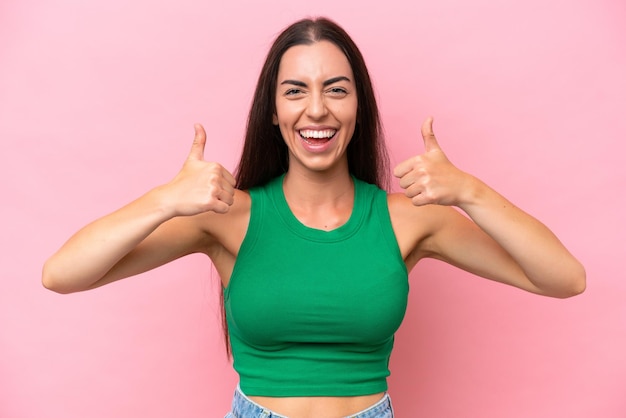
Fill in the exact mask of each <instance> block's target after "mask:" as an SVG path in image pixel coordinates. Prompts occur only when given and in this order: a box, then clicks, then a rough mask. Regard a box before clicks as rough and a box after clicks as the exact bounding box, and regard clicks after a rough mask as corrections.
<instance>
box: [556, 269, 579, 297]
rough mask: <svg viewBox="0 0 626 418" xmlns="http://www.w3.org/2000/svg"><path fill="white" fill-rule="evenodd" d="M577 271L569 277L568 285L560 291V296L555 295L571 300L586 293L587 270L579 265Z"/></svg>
mask: <svg viewBox="0 0 626 418" xmlns="http://www.w3.org/2000/svg"><path fill="white" fill-rule="evenodd" d="M577 270H578V271H576V272H575V273H572V274H571V275H570V276H569V279H568V280H567V281H566V285H565V286H563V287H562V288H561V289H560V292H559V294H558V295H555V296H556V297H558V298H561V299H566V298H571V297H573V296H577V295H580V294H581V293H583V292H584V291H585V289H586V288H587V274H586V272H585V268H584V267H583V266H582V265H579V266H578V268H577Z"/></svg>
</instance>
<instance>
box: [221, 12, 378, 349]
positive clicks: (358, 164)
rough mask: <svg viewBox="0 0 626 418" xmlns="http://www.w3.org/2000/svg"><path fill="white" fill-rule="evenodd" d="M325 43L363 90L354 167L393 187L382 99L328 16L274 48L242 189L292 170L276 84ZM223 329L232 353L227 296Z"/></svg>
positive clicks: (255, 110)
mask: <svg viewBox="0 0 626 418" xmlns="http://www.w3.org/2000/svg"><path fill="white" fill-rule="evenodd" d="M319 41H329V42H332V43H333V44H335V45H336V46H337V47H338V48H339V49H340V50H341V51H343V53H344V54H345V56H346V57H347V58H348V62H349V63H350V66H351V67H352V73H353V75H354V83H355V86H356V91H357V121H356V127H355V130H354V134H353V136H352V139H351V140H350V144H349V145H348V149H347V151H346V153H347V157H348V169H349V171H350V173H351V174H352V175H353V176H355V177H356V178H357V179H360V180H362V181H365V182H367V183H371V184H376V185H377V186H378V187H380V188H382V189H386V190H388V189H389V157H388V155H387V149H386V147H385V144H384V137H383V129H382V124H381V121H380V115H379V112H378V106H377V104H376V97H375V94H374V89H373V87H372V82H371V80H370V76H369V72H368V71H367V67H366V65H365V60H364V59H363V55H361V52H360V51H359V49H358V48H357V46H356V44H355V43H354V41H353V40H352V39H351V38H350V36H349V35H348V34H347V33H346V31H345V30H343V29H342V28H341V27H340V26H339V25H337V24H336V23H335V22H333V21H331V20H329V19H327V18H322V17H320V18H316V19H302V20H300V21H297V22H295V23H293V24H292V25H290V26H288V27H287V28H286V29H285V30H284V31H283V32H281V33H280V35H278V37H277V38H276V40H275V41H274V43H273V44H272V46H271V48H270V50H269V52H268V54H267V57H266V59H265V63H264V64H263V68H262V69H261V74H260V75H259V80H258V82H257V85H256V90H255V92H254V97H253V100H252V106H251V108H250V113H249V114H248V123H247V126H246V136H245V141H244V145H243V151H242V153H241V159H240V160H239V164H238V165H237V169H236V171H235V178H236V179H237V186H236V187H237V188H238V189H240V190H246V189H250V188H252V187H256V186H261V185H263V184H265V183H267V182H268V181H270V180H271V179H273V178H274V177H277V176H278V175H280V174H282V173H285V172H286V171H287V168H288V167H289V161H288V159H289V157H288V152H287V145H286V144H285V142H284V141H283V138H282V136H281V134H280V130H279V128H278V127H277V126H275V125H274V124H273V123H272V117H273V115H274V114H275V112H276V83H277V82H278V81H277V80H278V68H279V65H280V60H281V58H282V56H283V54H284V53H285V52H286V51H287V50H288V49H289V48H291V47H293V46H296V45H311V44H312V43H315V42H319ZM221 303H222V325H223V328H224V337H225V341H226V351H227V353H228V354H229V355H230V341H229V337H228V323H227V321H226V312H225V309H224V293H223V292H222V293H221Z"/></svg>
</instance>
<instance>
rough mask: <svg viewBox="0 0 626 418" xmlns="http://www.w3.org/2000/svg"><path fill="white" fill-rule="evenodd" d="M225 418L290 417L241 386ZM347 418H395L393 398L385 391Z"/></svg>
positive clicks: (236, 391)
mask: <svg viewBox="0 0 626 418" xmlns="http://www.w3.org/2000/svg"><path fill="white" fill-rule="evenodd" d="M224 418H289V417H286V416H284V415H280V414H277V413H276V412H273V411H270V410H269V409H267V408H263V407H262V406H261V405H258V404H256V403H254V402H253V401H252V400H250V399H248V397H246V395H244V394H243V392H242V391H241V389H240V388H239V386H237V390H235V395H234V396H233V404H232V407H231V411H230V412H229V413H228V414H226V416H225V417H224ZM347 418H393V408H392V407H391V398H390V397H389V394H387V393H385V396H383V398H382V399H381V400H380V401H378V402H376V403H375V404H374V405H372V406H370V407H369V408H367V409H365V410H363V411H361V412H357V413H356V414H354V415H350V417H347Z"/></svg>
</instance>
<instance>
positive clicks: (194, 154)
mask: <svg viewBox="0 0 626 418" xmlns="http://www.w3.org/2000/svg"><path fill="white" fill-rule="evenodd" d="M193 128H194V130H195V131H196V135H195V136H194V138H193V144H192V145H191V151H189V156H188V157H187V159H189V160H200V161H202V160H204V145H205V144H206V132H205V131H204V128H203V127H202V125H200V124H199V123H196V124H195V125H193Z"/></svg>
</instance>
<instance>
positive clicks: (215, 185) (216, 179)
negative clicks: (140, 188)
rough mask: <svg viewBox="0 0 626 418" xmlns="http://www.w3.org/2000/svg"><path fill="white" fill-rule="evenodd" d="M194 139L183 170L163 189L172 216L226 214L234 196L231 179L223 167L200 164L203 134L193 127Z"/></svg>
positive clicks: (202, 156)
mask: <svg viewBox="0 0 626 418" xmlns="http://www.w3.org/2000/svg"><path fill="white" fill-rule="evenodd" d="M194 129H195V137H194V140H193V144H192V146H191V151H190V152H189V155H188V156H187V160H186V161H185V163H184V165H183V168H182V169H181V170H180V172H179V173H178V174H177V175H176V177H175V178H174V179H173V180H172V181H171V182H169V183H168V184H167V185H166V186H165V187H166V188H167V190H168V200H169V203H170V205H171V206H172V207H173V210H174V213H175V215H176V216H191V215H197V214H199V213H203V212H208V211H213V212H217V213H226V212H228V210H229V208H230V206H231V205H232V204H233V201H234V195H235V183H236V182H235V179H234V177H233V176H232V174H230V173H229V172H228V171H227V170H226V169H225V168H224V167H222V166H221V165H220V164H218V163H215V162H208V161H205V160H204V147H205V144H206V132H205V131H204V128H203V127H202V125H200V124H196V125H194Z"/></svg>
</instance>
